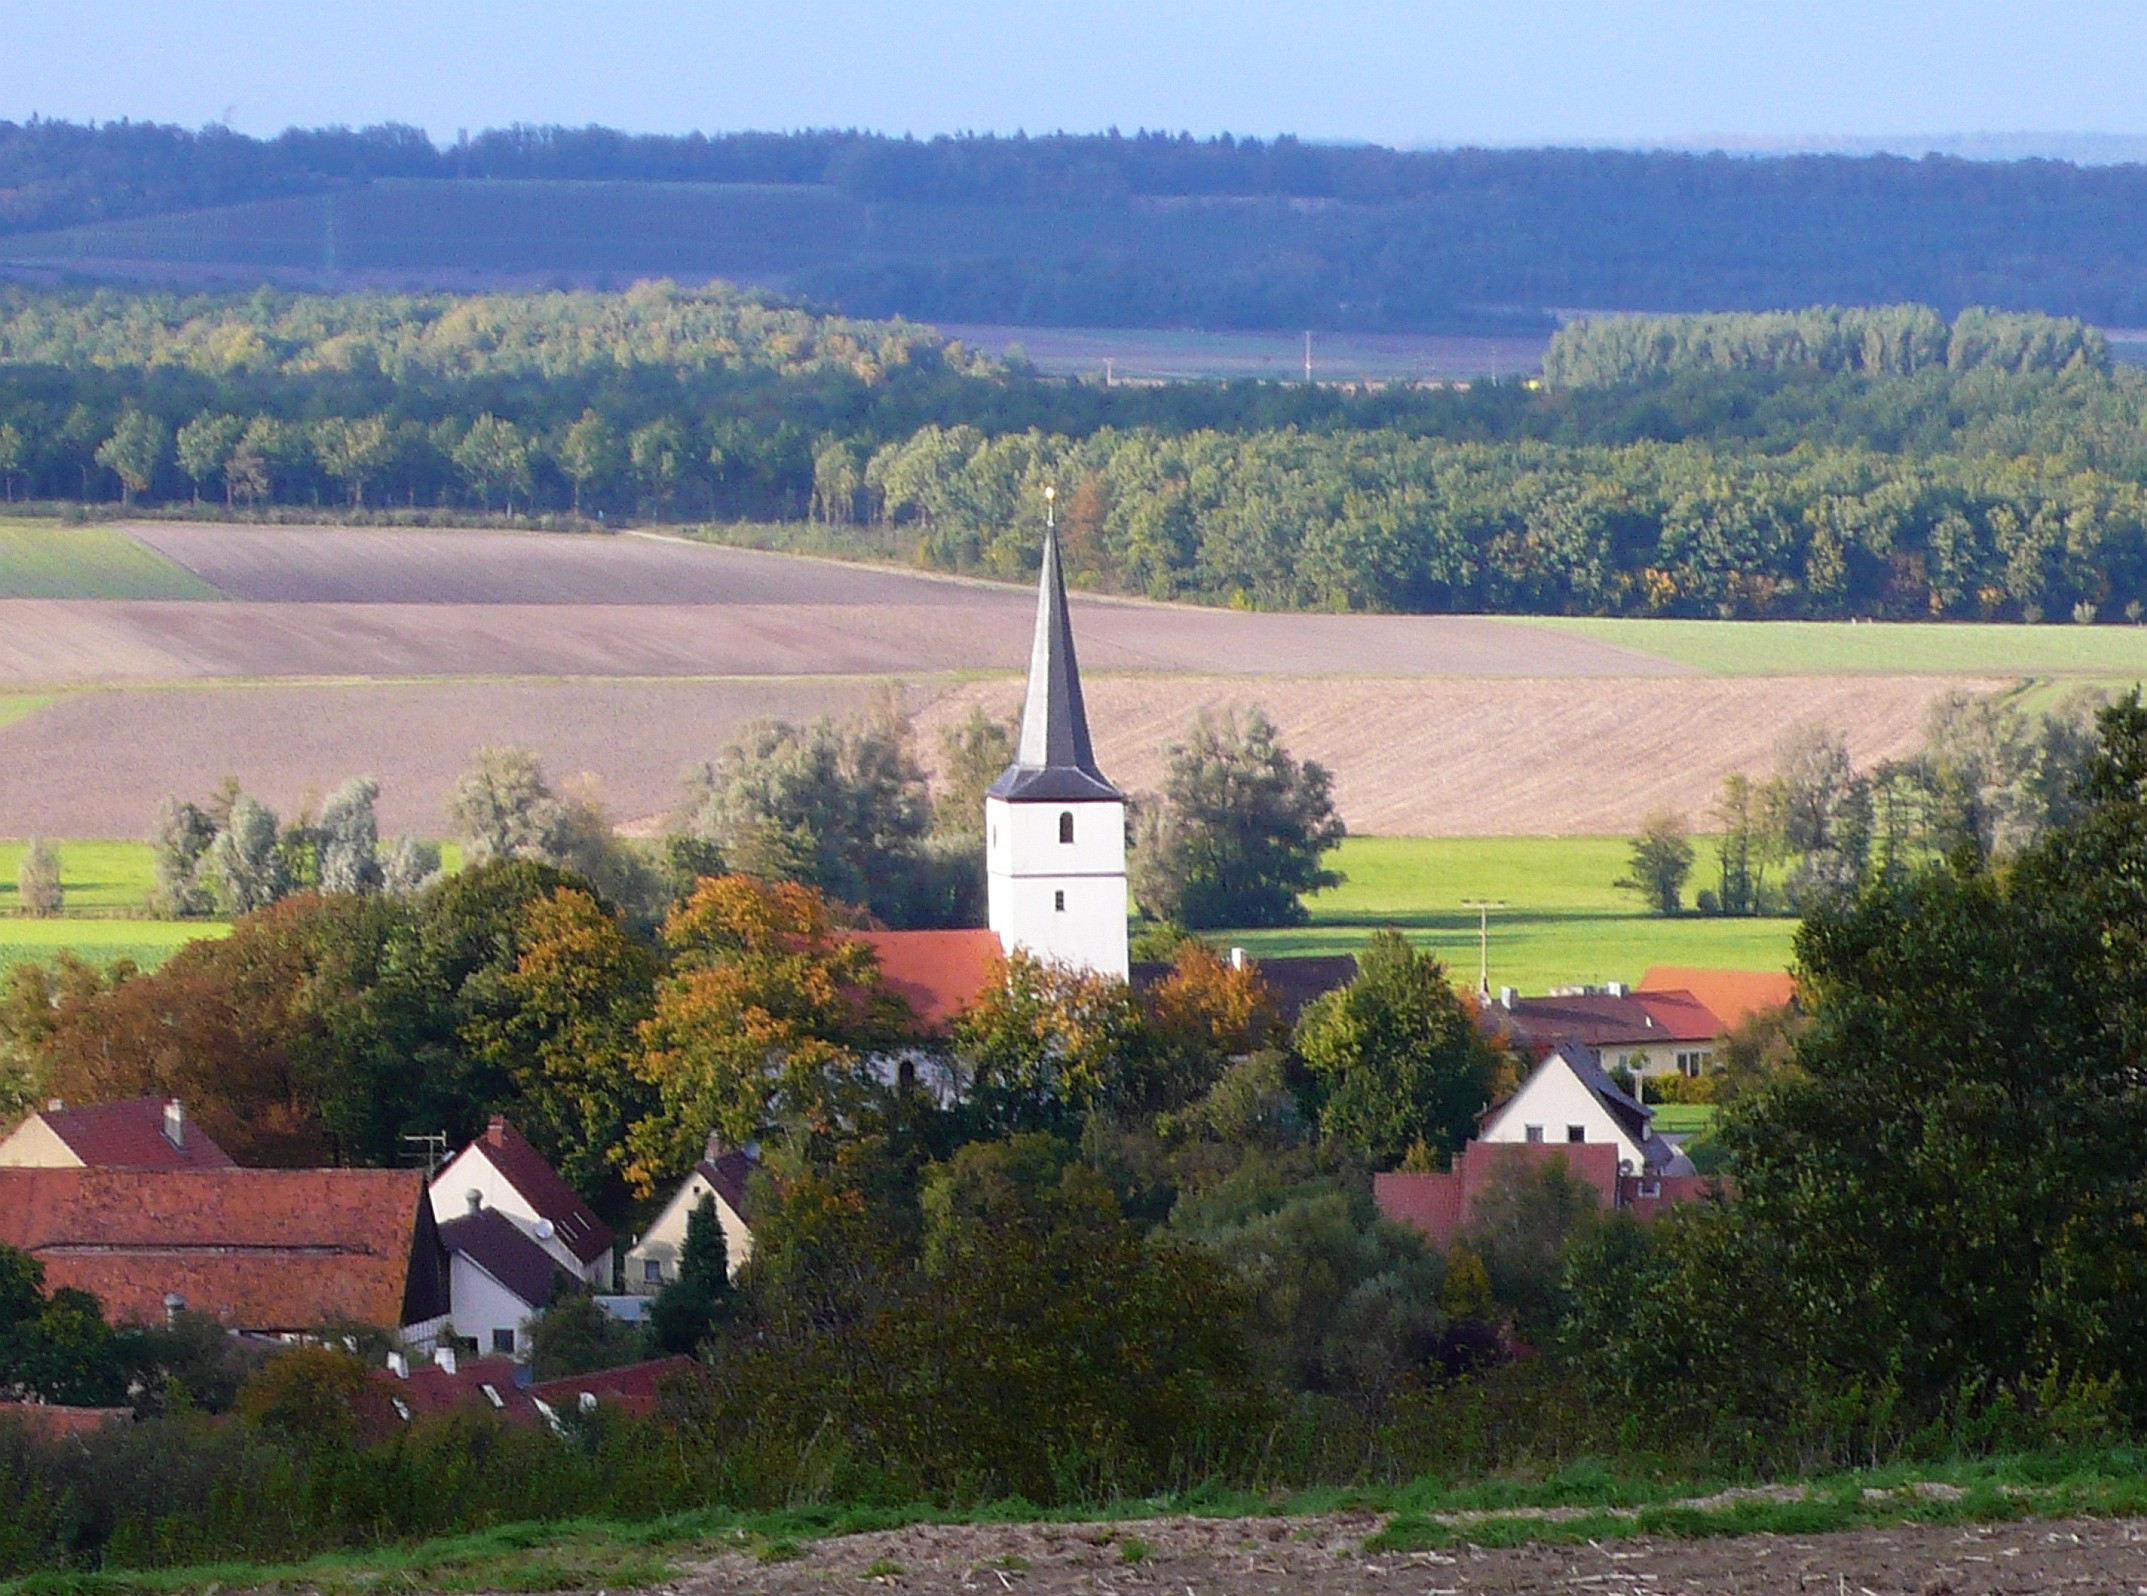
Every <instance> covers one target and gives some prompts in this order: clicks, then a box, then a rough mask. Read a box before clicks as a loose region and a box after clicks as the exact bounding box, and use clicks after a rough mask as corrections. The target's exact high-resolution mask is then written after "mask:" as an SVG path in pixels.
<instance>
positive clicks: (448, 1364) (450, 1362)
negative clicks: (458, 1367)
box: [432, 1347, 455, 1374]
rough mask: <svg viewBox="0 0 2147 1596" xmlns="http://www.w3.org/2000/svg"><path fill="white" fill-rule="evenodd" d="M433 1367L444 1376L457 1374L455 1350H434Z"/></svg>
mask: <svg viewBox="0 0 2147 1596" xmlns="http://www.w3.org/2000/svg"><path fill="white" fill-rule="evenodd" d="M432 1366H433V1367H434V1368H435V1369H438V1370H439V1371H440V1372H441V1373H442V1374H453V1373H454V1372H455V1349H454V1348H453V1347H434V1348H433V1349H432Z"/></svg>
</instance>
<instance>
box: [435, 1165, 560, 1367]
mask: <svg viewBox="0 0 2147 1596" xmlns="http://www.w3.org/2000/svg"><path fill="white" fill-rule="evenodd" d="M440 1244H441V1245H442V1246H443V1247H445V1248H446V1249H447V1261H448V1277H447V1278H448V1302H449V1308H448V1322H449V1323H450V1324H451V1325H452V1326H453V1327H454V1331H455V1334H456V1335H458V1336H461V1337H463V1338H465V1339H466V1340H469V1341H472V1342H475V1343H476V1346H477V1350H478V1351H479V1352H497V1353H504V1354H506V1355H507V1356H510V1357H512V1356H514V1355H516V1354H518V1353H522V1352H525V1351H527V1350H528V1344H529V1321H530V1320H531V1319H533V1318H535V1317H536V1316H537V1315H538V1314H540V1313H542V1312H543V1311H544V1309H545V1307H546V1306H547V1305H548V1304H549V1303H550V1302H551V1300H552V1293H553V1291H554V1289H555V1288H556V1287H557V1286H558V1285H559V1284H560V1283H561V1282H562V1281H563V1280H564V1281H567V1282H571V1281H573V1280H574V1279H575V1278H577V1277H576V1276H575V1275H574V1273H573V1271H572V1270H571V1269H569V1268H568V1267H566V1266H565V1265H563V1264H561V1263H560V1262H559V1260H558V1259H557V1258H555V1257H553V1256H552V1254H551V1253H550V1252H549V1251H547V1250H546V1249H545V1248H544V1247H543V1246H541V1245H540V1244H539V1243H538V1241H537V1239H536V1238H535V1237H534V1236H531V1235H530V1234H528V1233H527V1232H526V1231H524V1230H523V1229H522V1228H521V1226H519V1225H517V1224H516V1223H515V1222H514V1221H513V1220H512V1219H510V1218H508V1216H507V1215H506V1214H504V1213H502V1212H500V1210H498V1209H497V1208H487V1207H485V1206H483V1204H482V1203H481V1202H479V1201H477V1200H475V1199H474V1198H473V1199H472V1201H471V1203H470V1206H469V1208H468V1210H467V1211H466V1212H465V1213H463V1214H462V1215H461V1216H459V1217H457V1218H454V1219H447V1220H442V1221H440Z"/></svg>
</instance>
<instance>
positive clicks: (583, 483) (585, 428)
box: [558, 410, 620, 515]
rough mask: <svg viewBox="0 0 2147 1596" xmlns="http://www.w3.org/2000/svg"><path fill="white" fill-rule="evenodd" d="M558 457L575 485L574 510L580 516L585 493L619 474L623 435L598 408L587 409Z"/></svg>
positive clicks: (569, 431) (562, 441)
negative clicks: (614, 429) (599, 412)
mask: <svg viewBox="0 0 2147 1596" xmlns="http://www.w3.org/2000/svg"><path fill="white" fill-rule="evenodd" d="M558 459H559V469H560V470H561V471H563V472H565V473H566V477H567V480H568V481H569V482H571V483H573V484H574V513H575V514H576V515H580V514H581V501H582V495H583V494H584V493H586V492H587V491H588V490H589V489H591V488H592V487H593V488H598V489H601V488H602V487H603V485H604V484H605V483H606V482H608V481H610V480H611V479H612V478H613V477H615V476H617V475H618V472H619V466H620V449H619V435H618V433H617V432H615V431H613V430H612V427H611V424H610V423H609V422H607V421H605V419H604V418H603V417H602V416H600V415H598V414H597V413H596V412H595V411H594V410H584V411H583V412H582V413H581V416H580V418H579V419H578V420H576V421H575V423H574V425H572V426H571V427H569V428H567V430H566V434H565V436H563V437H562V438H561V439H560V440H559V450H558Z"/></svg>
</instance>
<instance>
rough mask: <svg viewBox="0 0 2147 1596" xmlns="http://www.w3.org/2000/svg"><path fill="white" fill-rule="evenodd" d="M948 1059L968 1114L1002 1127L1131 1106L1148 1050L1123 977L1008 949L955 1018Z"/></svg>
mask: <svg viewBox="0 0 2147 1596" xmlns="http://www.w3.org/2000/svg"><path fill="white" fill-rule="evenodd" d="M954 1061H955V1063H956V1065H957V1067H958V1068H959V1070H960V1072H961V1077H962V1099H963V1108H964V1110H965V1112H966V1113H967V1115H968V1116H969V1117H970V1118H971V1119H972V1120H973V1121H974V1123H975V1124H976V1125H978V1126H979V1127H981V1128H982V1129H983V1132H984V1133H985V1134H1005V1133H1007V1132H1011V1131H1033V1130H1048V1129H1063V1128H1064V1127H1065V1126H1067V1125H1068V1124H1069V1123H1070V1122H1074V1121H1078V1119H1079V1118H1080V1116H1081V1115H1083V1114H1085V1113H1087V1112H1088V1111H1089V1110H1091V1109H1095V1108H1104V1107H1112V1108H1117V1107H1128V1106H1134V1105H1137V1104H1139V1103H1140V1102H1141V1100H1142V1099H1143V1097H1144V1096H1145V1095H1146V1083H1145V1080H1144V1073H1145V1071H1146V1069H1147V1066H1148V1064H1149V1050H1148V1047H1147V1037H1146V1034H1145V1027H1144V1025H1143V1022H1142V1015H1141V1010H1140V1005H1139V1003H1138V1002H1137V1001H1136V1000H1135V998H1134V996H1133V992H1132V989H1131V988H1130V987H1128V986H1127V984H1126V983H1125V982H1123V981H1120V980H1117V979H1115V978H1113V977H1111V976H1107V975H1100V974H1098V973H1096V972H1095V971H1092V970H1082V969H1076V968H1074V967H1072V966H1070V965H1064V964H1049V963H1045V962H1044V961H1043V960H1040V959H1037V958H1034V957H1032V956H1031V955H1030V954H1028V953H1026V952H1023V951H1022V950H1020V949H1016V950H1015V951H1014V952H1013V953H1012V954H1010V955H1008V957H1007V959H1006V962H1005V965H1004V967H1003V969H1002V970H1001V972H1000V974H999V977H998V979H996V980H993V981H990V982H988V983H987V984H986V985H985V988H984V990H983V991H981V992H980V993H978V994H977V997H976V1001H975V1002H974V1003H972V1004H971V1005H970V1007H969V1008H968V1010H967V1011H965V1012H964V1013H963V1014H962V1015H961V1016H960V1017H959V1018H958V1019H957V1020H956V1021H955V1025H954Z"/></svg>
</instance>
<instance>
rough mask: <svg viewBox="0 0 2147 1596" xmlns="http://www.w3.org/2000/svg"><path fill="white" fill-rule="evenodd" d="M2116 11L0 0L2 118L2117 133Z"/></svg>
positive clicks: (2130, 47) (1556, 2)
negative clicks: (31, 116) (41, 116)
mask: <svg viewBox="0 0 2147 1596" xmlns="http://www.w3.org/2000/svg"><path fill="white" fill-rule="evenodd" d="M2143 68H2147V6H2143V5H2141V4H2140V3H2139V0H2122V3H2120V0H2041V3H2039V4H2028V3H2019V0H1949V3H1943V4H1940V3H1932V0H1794V3H1792V0H1594V3H1588V0H1462V3H1453V0H1417V3H1414V4H1410V3H1402V0H1228V3H1225V0H751V3H745V0H730V3H710V0H699V3H696V0H671V3H667V4H653V3H648V0H612V3H609V4H594V3H573V0H274V3H268V0H0V117H5V118H9V119H21V118H24V117H27V116H29V115H31V114H33V113H36V114H39V115H44V116H50V117H66V118H71V119H75V120H82V119H89V118H94V119H97V120H100V121H102V120H111V119H117V118H120V117H133V118H137V119H141V118H148V119H153V120H157V121H169V122H178V123H182V124H185V125H188V126H199V125H201V124H203V123H207V122H212V121H228V122H229V123H230V124H231V125H232V126H234V127H236V128H238V129H239V130H241V131H243V132H247V133H255V134H265V133H273V132H276V131H279V130H280V129H282V128H284V127H287V126H291V125H301V126H318V125H323V124H328V123H339V122H340V123H349V124H353V125H362V124H366V123H373V122H383V121H398V122H408V123H414V124H416V125H418V126H421V127H423V128H425V129H427V130H428V131H429V132H431V133H432V134H433V136H434V137H435V138H436V139H437V140H440V141H443V142H444V141H447V140H451V139H452V138H453V137H454V136H455V134H456V131H457V130H458V129H460V128H468V129H470V130H471V131H473V132H474V131H476V130H477V129H480V128H484V127H494V126H504V125H506V124H508V123H512V122H533V123H564V124H570V125H578V124H583V123H592V122H593V123H601V124H604V125H607V126H612V127H620V128H627V129H631V130H634V131H642V132H684V131H688V130H691V129H696V128H698V129H703V130H706V131H711V132H713V131H718V130H735V129H741V128H763V129H788V128H798V127H831V126H832V127H862V128H870V129H874V130H878V131H882V132H890V133H905V132H907V133H916V134H919V135H928V134H932V133H943V132H963V131H973V132H1013V131H1016V130H1027V131H1030V132H1039V131H1051V130H1057V129H1065V130H1069V131H1082V132H1086V131H1094V130H1098V129H1102V128H1106V127H1113V126H1115V127H1119V128H1121V129H1125V130H1129V131H1130V130H1132V129H1134V128H1139V127H1147V128H1165V129H1170V130H1173V131H1176V130H1180V129H1183V130H1189V131H1192V132H1194V133H1199V134H1211V133H1217V132H1233V133H1239V134H1254V135H1261V136H1267V135H1272V134H1275V133H1283V132H1289V133H1296V134H1299V135H1301V136H1304V137H1308V138H1321V139H1362V140H1370V141H1374V142H1378V143H1384V144H1396V145H1427V144H1455V143H1483V144H1529V143H1539V142H1540V143H1619V144H1629V143H1643V144H1644V143H1651V142H1657V141H1663V142H1686V141H1690V140H1694V139H1699V140H1704V139H1706V138H1707V137H1709V136H1713V135H1730V136H1735V137H1737V138H1740V139H1745V140H1754V139H1756V140H1759V141H1762V142H1766V141H1790V142H1793V141H1795V140H1797V139H1799V138H1801V137H1804V136H1809V135H1821V136H1829V137H1834V138H1841V137H1886V136H1892V135H1900V134H1935V133H1961V132H1985V131H2003V132H2015V131H2024V130H2034V131H2061V132H2080V131H2089V130H2092V131H2096V132H2103V133H2115V134H2147V94H2143V93H2141V91H2140V83H2141V81H2142V79H2143V75H2147V74H2143Z"/></svg>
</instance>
